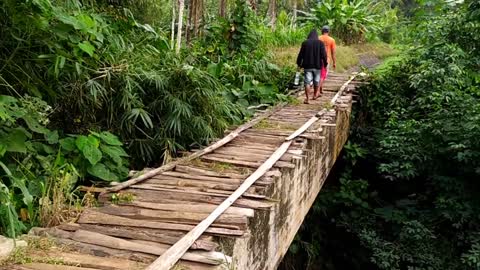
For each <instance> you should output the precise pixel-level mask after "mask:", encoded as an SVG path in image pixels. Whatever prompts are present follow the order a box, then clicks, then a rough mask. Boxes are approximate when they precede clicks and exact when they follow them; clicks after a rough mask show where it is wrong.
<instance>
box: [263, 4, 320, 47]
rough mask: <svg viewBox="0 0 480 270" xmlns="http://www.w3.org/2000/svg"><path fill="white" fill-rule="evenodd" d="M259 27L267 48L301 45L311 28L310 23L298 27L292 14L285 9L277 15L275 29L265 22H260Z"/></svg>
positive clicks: (264, 45)
mask: <svg viewBox="0 0 480 270" xmlns="http://www.w3.org/2000/svg"><path fill="white" fill-rule="evenodd" d="M257 28H258V31H259V32H260V33H261V36H262V39H261V42H262V46H263V47H265V48H268V47H271V46H274V47H287V46H299V45H300V44H302V42H303V41H304V40H305V39H306V38H307V36H308V33H309V32H310V30H311V29H310V26H308V25H307V26H302V27H298V26H297V25H296V23H295V22H294V21H293V18H292V16H291V15H289V14H287V13H286V12H285V11H283V10H282V11H281V12H280V13H279V14H278V16H277V21H276V24H275V28H274V29H272V28H271V27H269V26H267V25H265V24H259V25H258V26H257Z"/></svg>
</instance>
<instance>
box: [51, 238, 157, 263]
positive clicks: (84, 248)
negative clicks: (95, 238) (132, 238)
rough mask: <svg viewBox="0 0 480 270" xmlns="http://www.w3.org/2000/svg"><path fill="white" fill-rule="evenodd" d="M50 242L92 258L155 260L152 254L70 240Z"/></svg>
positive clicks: (59, 239)
mask: <svg viewBox="0 0 480 270" xmlns="http://www.w3.org/2000/svg"><path fill="white" fill-rule="evenodd" d="M52 240H53V241H54V242H55V243H56V244H58V245H62V246H66V247H68V248H69V249H74V250H76V251H79V252H82V253H86V254H90V255H94V256H100V257H107V256H110V257H114V258H121V259H127V260H133V261H138V262H143V263H151V262H152V261H153V260H155V258H156V256H155V255H152V254H146V253H141V252H133V251H129V250H120V249H114V248H108V247H103V246H98V245H92V244H87V243H82V242H77V241H73V240H71V239H63V238H52Z"/></svg>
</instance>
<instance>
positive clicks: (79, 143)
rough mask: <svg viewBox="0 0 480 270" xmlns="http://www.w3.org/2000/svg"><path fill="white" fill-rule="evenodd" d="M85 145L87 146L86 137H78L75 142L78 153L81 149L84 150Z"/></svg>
mask: <svg viewBox="0 0 480 270" xmlns="http://www.w3.org/2000/svg"><path fill="white" fill-rule="evenodd" d="M87 144H88V137H87V136H83V135H80V136H78V137H77V139H76V140H75V145H76V146H77V148H78V149H79V150H80V151H83V148H85V145H87Z"/></svg>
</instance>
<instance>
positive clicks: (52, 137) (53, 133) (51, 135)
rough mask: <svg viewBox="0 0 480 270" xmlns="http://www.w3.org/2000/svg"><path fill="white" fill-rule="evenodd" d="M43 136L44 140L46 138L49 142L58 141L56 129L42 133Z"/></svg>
mask: <svg viewBox="0 0 480 270" xmlns="http://www.w3.org/2000/svg"><path fill="white" fill-rule="evenodd" d="M44 136H45V140H47V142H48V143H49V144H55V143H58V131H56V130H54V131H48V132H46V133H45V134H44Z"/></svg>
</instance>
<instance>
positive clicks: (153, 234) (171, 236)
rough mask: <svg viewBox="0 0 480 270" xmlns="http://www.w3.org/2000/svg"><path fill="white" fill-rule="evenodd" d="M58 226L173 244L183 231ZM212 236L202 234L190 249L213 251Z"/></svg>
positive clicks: (78, 225)
mask: <svg viewBox="0 0 480 270" xmlns="http://www.w3.org/2000/svg"><path fill="white" fill-rule="evenodd" d="M58 228H60V229H62V230H65V231H77V230H79V229H82V230H85V231H92V232H98V233H101V234H105V235H110V236H117V237H122V238H129V239H136V240H146V241H153V242H158V243H163V244H170V245H173V244H175V243H176V242H177V241H178V240H179V239H180V238H181V237H182V236H183V235H185V233H183V232H172V231H163V230H155V229H147V228H141V229H140V228H134V227H126V226H120V227H115V226H105V225H102V226H99V225H92V224H76V223H66V224H61V225H59V226H58ZM211 238H212V237H210V236H202V237H200V238H199V239H197V241H195V243H193V245H192V246H191V249H201V250H207V251H213V250H215V249H216V248H217V247H218V244H217V243H215V242H213V241H212V239H211Z"/></svg>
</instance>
